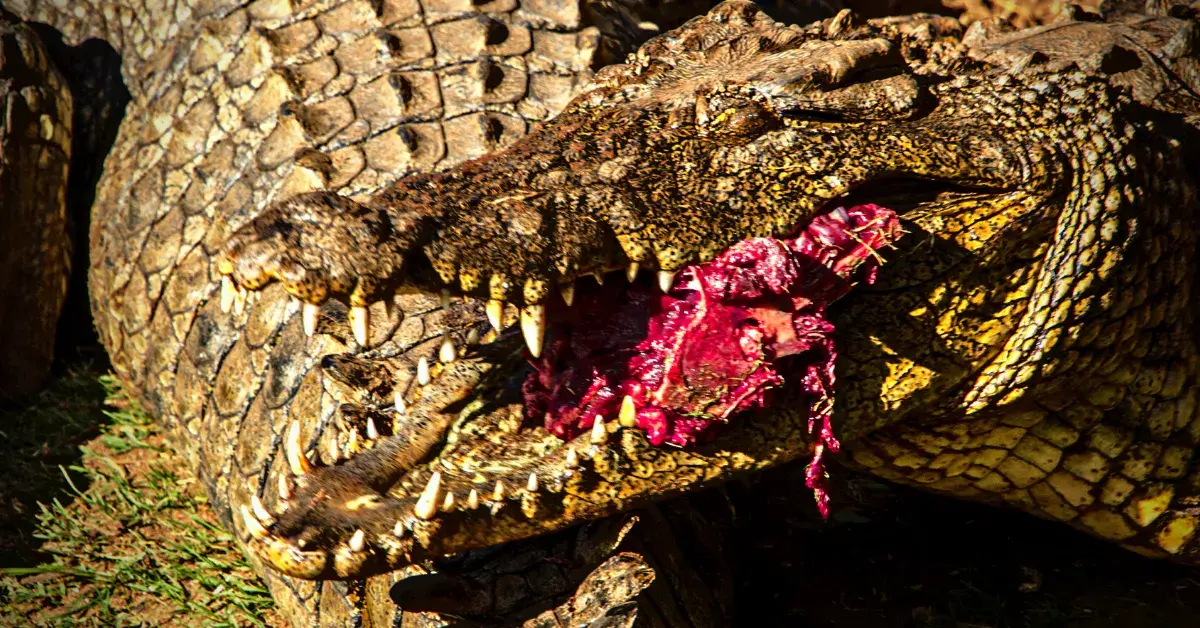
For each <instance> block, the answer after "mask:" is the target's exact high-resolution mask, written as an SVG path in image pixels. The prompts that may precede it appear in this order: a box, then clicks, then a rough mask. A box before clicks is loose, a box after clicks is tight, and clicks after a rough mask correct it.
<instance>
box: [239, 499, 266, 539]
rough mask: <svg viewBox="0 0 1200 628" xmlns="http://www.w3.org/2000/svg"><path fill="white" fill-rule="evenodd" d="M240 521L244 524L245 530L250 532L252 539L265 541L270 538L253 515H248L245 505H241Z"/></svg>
mask: <svg viewBox="0 0 1200 628" xmlns="http://www.w3.org/2000/svg"><path fill="white" fill-rule="evenodd" d="M242 519H243V520H244V521H245V522H246V529H247V530H249V531H250V535H251V536H253V537H254V538H256V539H265V538H267V537H268V536H271V533H270V532H267V529H266V528H264V527H263V524H261V523H259V522H258V519H255V518H254V515H252V514H250V509H249V508H246V506H245V504H243V505H242Z"/></svg>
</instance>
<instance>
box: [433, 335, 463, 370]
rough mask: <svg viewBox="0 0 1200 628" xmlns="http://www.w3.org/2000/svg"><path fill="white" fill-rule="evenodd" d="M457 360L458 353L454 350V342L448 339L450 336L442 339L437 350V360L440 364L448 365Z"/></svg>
mask: <svg viewBox="0 0 1200 628" xmlns="http://www.w3.org/2000/svg"><path fill="white" fill-rule="evenodd" d="M457 358H458V351H456V350H455V349H454V341H453V340H451V339H450V336H446V337H445V338H442V346H441V348H440V349H438V360H441V362H442V364H449V363H451V362H453V361H454V360H456V359H457Z"/></svg>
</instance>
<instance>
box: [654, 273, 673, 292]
mask: <svg viewBox="0 0 1200 628" xmlns="http://www.w3.org/2000/svg"><path fill="white" fill-rule="evenodd" d="M673 285H675V273H673V272H671V271H669V270H660V271H658V287H659V289H660V290H662V291H663V292H664V293H666V292H670V291H671V286H673Z"/></svg>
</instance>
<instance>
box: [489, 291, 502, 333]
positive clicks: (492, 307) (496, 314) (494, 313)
mask: <svg viewBox="0 0 1200 628" xmlns="http://www.w3.org/2000/svg"><path fill="white" fill-rule="evenodd" d="M487 318H488V322H489V323H491V324H492V329H495V330H496V331H504V301H501V300H500V299H488V302H487Z"/></svg>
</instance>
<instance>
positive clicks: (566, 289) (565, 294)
mask: <svg viewBox="0 0 1200 628" xmlns="http://www.w3.org/2000/svg"><path fill="white" fill-rule="evenodd" d="M558 292H559V294H561V295H562V300H563V303H566V304H567V307H571V306H572V305H574V304H575V284H573V283H568V284H563V285H561V286H559V287H558Z"/></svg>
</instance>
